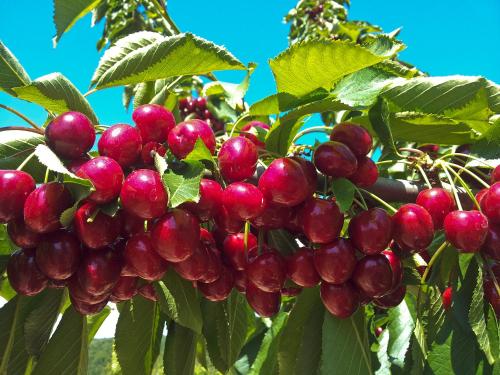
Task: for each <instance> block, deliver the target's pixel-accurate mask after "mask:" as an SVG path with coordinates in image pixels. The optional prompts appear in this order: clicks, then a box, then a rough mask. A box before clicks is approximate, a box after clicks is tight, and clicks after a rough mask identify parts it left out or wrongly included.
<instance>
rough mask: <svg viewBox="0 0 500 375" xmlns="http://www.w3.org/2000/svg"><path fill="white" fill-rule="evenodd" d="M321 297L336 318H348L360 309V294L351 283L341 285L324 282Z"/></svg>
mask: <svg viewBox="0 0 500 375" xmlns="http://www.w3.org/2000/svg"><path fill="white" fill-rule="evenodd" d="M320 296H321V300H322V301H323V304H324V305H325V307H326V309H327V310H328V311H329V312H330V314H332V315H333V316H335V317H336V318H340V319H345V318H348V317H350V316H351V315H352V314H354V313H355V312H356V310H357V309H358V307H359V297H358V292H357V290H356V288H355V287H354V286H353V285H352V284H351V282H349V281H348V282H346V283H344V284H340V285H335V284H329V283H326V282H322V283H321V288H320Z"/></svg>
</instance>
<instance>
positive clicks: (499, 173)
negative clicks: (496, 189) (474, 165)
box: [491, 165, 500, 185]
mask: <svg viewBox="0 0 500 375" xmlns="http://www.w3.org/2000/svg"><path fill="white" fill-rule="evenodd" d="M499 181H500V165H497V166H496V167H495V169H493V171H492V172H491V184H492V185H493V184H494V183H495V182H499Z"/></svg>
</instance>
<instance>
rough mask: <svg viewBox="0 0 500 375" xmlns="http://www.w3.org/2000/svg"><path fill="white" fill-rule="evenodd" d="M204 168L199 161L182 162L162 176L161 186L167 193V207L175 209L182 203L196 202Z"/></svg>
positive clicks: (198, 197)
mask: <svg viewBox="0 0 500 375" xmlns="http://www.w3.org/2000/svg"><path fill="white" fill-rule="evenodd" d="M204 170H205V167H204V166H203V164H202V163H201V162H199V161H194V160H186V161H182V162H181V164H180V165H179V166H177V167H171V168H170V169H168V170H167V171H166V172H165V174H164V175H163V176H162V181H163V185H164V186H165V189H167V191H168V196H169V205H170V207H172V208H175V207H177V206H179V205H181V204H182V203H184V202H198V201H199V199H200V182H201V178H202V177H203V172H204Z"/></svg>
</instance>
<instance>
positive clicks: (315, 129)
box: [292, 126, 333, 144]
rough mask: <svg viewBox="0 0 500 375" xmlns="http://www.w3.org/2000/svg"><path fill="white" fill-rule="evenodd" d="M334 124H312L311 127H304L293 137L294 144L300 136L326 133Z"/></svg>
mask: <svg viewBox="0 0 500 375" xmlns="http://www.w3.org/2000/svg"><path fill="white" fill-rule="evenodd" d="M332 129H333V126H312V127H310V128H307V129H304V130H302V131H300V132H298V133H297V134H296V135H295V137H293V140H292V144H294V143H295V142H297V141H298V140H299V138H301V137H302V136H303V135H306V134H309V133H326V130H332Z"/></svg>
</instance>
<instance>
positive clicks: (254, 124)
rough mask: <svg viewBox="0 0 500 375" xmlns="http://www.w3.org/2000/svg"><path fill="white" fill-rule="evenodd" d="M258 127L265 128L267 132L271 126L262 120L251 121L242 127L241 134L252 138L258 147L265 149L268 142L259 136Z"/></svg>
mask: <svg viewBox="0 0 500 375" xmlns="http://www.w3.org/2000/svg"><path fill="white" fill-rule="evenodd" d="M256 129H263V130H264V131H265V132H266V133H267V132H268V131H269V129H271V127H270V126H269V125H267V124H265V123H263V122H260V121H250V122H249V123H248V124H245V126H243V127H242V128H241V136H242V137H245V138H248V139H249V140H251V141H252V142H253V143H254V144H255V146H257V147H258V148H260V149H265V148H266V143H265V142H262V141H261V140H260V139H259V138H258V134H259V133H258V130H256Z"/></svg>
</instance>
